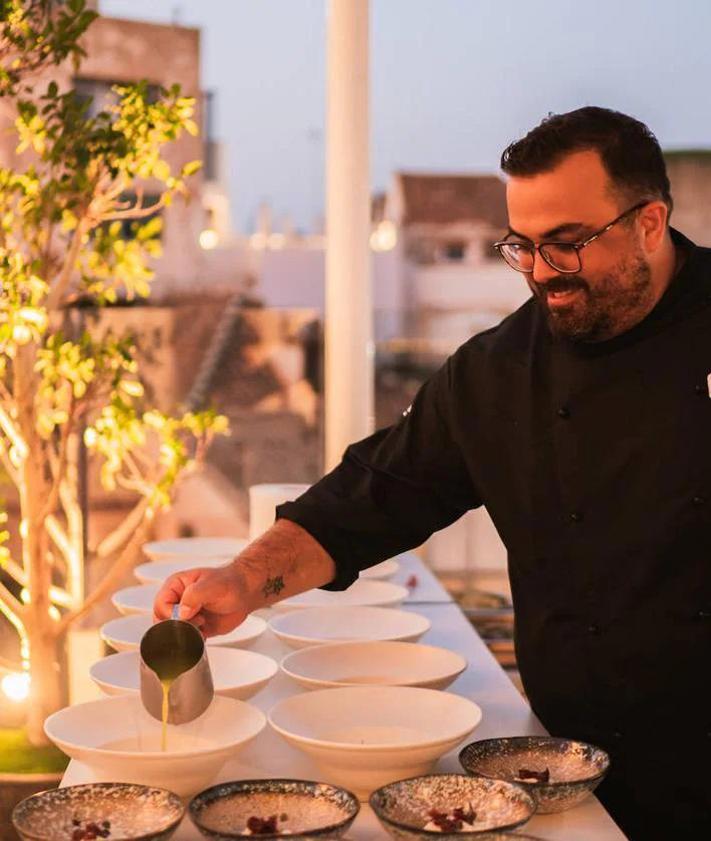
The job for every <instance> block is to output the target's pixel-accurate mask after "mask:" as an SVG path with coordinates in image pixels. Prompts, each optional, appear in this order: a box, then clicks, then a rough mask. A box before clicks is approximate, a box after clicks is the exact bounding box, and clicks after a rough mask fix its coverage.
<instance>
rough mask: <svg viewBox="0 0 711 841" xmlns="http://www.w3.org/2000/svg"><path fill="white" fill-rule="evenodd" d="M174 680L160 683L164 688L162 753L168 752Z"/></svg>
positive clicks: (168, 679) (170, 679)
mask: <svg viewBox="0 0 711 841" xmlns="http://www.w3.org/2000/svg"><path fill="white" fill-rule="evenodd" d="M173 680H174V678H172V677H171V678H166V679H165V680H162V681H161V682H160V685H161V686H162V687H163V706H162V710H161V719H162V722H163V726H162V729H161V734H160V749H161V750H162V751H165V750H166V741H167V738H168V694H169V692H170V687H171V686H172V684H173Z"/></svg>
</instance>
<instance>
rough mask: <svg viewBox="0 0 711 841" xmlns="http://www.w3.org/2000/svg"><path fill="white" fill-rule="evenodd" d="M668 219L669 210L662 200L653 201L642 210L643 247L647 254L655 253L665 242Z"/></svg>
mask: <svg viewBox="0 0 711 841" xmlns="http://www.w3.org/2000/svg"><path fill="white" fill-rule="evenodd" d="M668 219H669V208H668V207H667V206H666V204H665V203H664V202H663V201H661V200H659V201H652V202H650V203H649V204H646V205H645V206H644V207H643V208H641V209H640V211H639V223H640V232H641V237H642V247H643V248H644V250H645V251H646V252H647V253H650V254H651V253H653V252H655V251H656V250H657V249H658V248H659V247H660V246H661V244H662V243H663V242H664V234H665V233H666V230H667V220H668Z"/></svg>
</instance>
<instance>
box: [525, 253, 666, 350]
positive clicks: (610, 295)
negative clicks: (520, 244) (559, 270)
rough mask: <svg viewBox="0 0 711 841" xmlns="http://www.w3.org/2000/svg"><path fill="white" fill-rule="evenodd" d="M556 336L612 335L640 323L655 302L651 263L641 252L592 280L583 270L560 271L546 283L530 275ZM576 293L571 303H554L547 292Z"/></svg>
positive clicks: (590, 339)
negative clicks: (579, 271) (578, 271)
mask: <svg viewBox="0 0 711 841" xmlns="http://www.w3.org/2000/svg"><path fill="white" fill-rule="evenodd" d="M528 285H529V287H530V289H531V291H532V292H533V294H534V295H535V296H536V299H537V301H538V303H539V305H540V306H541V308H542V309H543V311H544V313H545V315H546V319H547V321H548V326H549V328H550V330H551V333H552V334H553V335H554V336H557V337H560V338H564V339H570V340H572V341H575V342H600V341H605V340H606V339H611V338H613V337H614V336H618V335H620V334H621V333H624V332H626V331H627V330H629V329H631V328H632V327H634V326H635V325H636V324H638V323H639V322H640V321H641V320H642V319H643V318H644V317H645V316H646V315H647V314H648V313H649V312H650V311H651V310H652V308H653V307H654V304H655V303H656V299H655V293H654V289H653V287H652V281H651V271H650V268H649V264H648V263H647V262H646V261H645V259H644V257H643V256H642V255H641V254H639V253H638V254H634V255H632V256H630V257H627V258H624V259H623V260H621V261H620V262H619V263H618V264H617V265H616V266H614V267H613V268H612V269H610V271H609V272H608V273H607V274H606V275H604V276H603V277H602V278H600V279H599V280H596V281H595V282H594V283H591V282H590V280H588V279H586V278H585V277H583V275H581V274H575V275H566V274H563V275H558V276H557V277H552V278H551V279H550V280H549V281H547V282H546V283H536V282H535V281H533V280H532V279H530V278H529V279H528ZM572 291H577V292H578V293H579V294H577V295H576V296H575V298H574V300H572V301H571V302H570V304H567V305H563V306H554V307H551V306H550V305H549V303H548V293H551V292H572Z"/></svg>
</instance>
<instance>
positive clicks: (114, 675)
mask: <svg viewBox="0 0 711 841" xmlns="http://www.w3.org/2000/svg"><path fill="white" fill-rule="evenodd" d="M207 659H208V661H209V663H210V671H211V672H212V682H213V684H214V687H215V694H216V695H224V696H225V697H226V698H236V699H238V700H241V701H244V700H246V699H247V698H251V697H252V695H255V694H256V693H257V692H259V690H260V689H262V688H263V687H265V686H266V685H267V684H268V683H269V681H270V680H271V679H272V678H273V677H274V675H275V674H276V673H277V671H278V667H277V664H276V662H275V661H274V660H272V658H271V657H267V656H266V655H264V654H257V653H255V652H254V651H241V650H239V649H234V648H219V647H218V648H215V647H213V648H208V649H207ZM89 676H90V677H91V679H92V680H93V681H94V683H95V684H96V685H97V686H98V687H99V689H101V691H102V692H104V693H106V694H107V695H122V694H124V693H126V692H138V691H139V690H140V654H139V652H138V651H124V652H121V653H120V654H109V656H108V657H103V658H102V659H101V660H97V661H96V663H94V664H93V666H91V668H90V669H89Z"/></svg>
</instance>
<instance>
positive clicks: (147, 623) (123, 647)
mask: <svg viewBox="0 0 711 841" xmlns="http://www.w3.org/2000/svg"><path fill="white" fill-rule="evenodd" d="M152 624H153V618H152V617H151V616H148V615H146V614H143V613H135V614H133V616H121V617H120V618H119V619H112V620H111V621H110V622H107V623H106V624H105V625H102V626H101V629H100V632H99V633H100V634H101V638H102V639H103V640H104V641H105V642H107V643H108V644H109V645H110V646H111V647H112V648H114V649H115V650H116V651H137V650H138V647H139V645H140V644H141V639H142V638H143V635H144V634H145V633H146V631H147V630H148V629H149V628H150V627H151V625H152ZM266 628H267V623H266V622H265V621H264V619H262V618H261V616H255V615H254V614H251V613H250V615H249V616H248V617H247V618H246V619H245V620H244V622H243V623H242V624H241V625H238V626H237V627H236V628H235V629H234V630H233V631H230V632H229V634H220V636H217V637H208V638H207V639H206V640H205V642H206V644H207V645H209V646H211V645H218V646H224V647H225V648H246V647H247V646H249V645H251V644H252V643H253V642H254V641H255V640H256V639H258V638H259V637H260V636H261V635H262V634H263V633H264V631H265V630H266Z"/></svg>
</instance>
